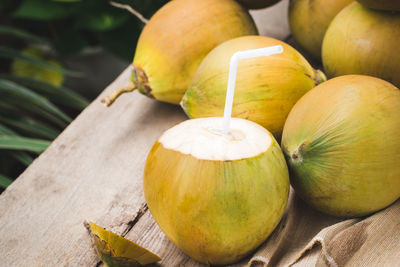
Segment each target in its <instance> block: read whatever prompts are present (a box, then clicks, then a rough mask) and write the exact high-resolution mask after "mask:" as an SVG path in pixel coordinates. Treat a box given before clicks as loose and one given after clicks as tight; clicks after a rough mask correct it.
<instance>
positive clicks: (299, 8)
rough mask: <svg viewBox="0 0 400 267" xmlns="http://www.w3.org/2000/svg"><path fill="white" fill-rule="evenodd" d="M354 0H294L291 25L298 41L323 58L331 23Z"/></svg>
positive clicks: (317, 57)
mask: <svg viewBox="0 0 400 267" xmlns="http://www.w3.org/2000/svg"><path fill="white" fill-rule="evenodd" d="M351 2H353V0H334V1H333V0H329V1H326V0H292V1H290V4H289V26H290V30H291V32H292V34H293V37H294V39H295V40H296V42H297V43H298V44H299V45H300V46H301V47H302V48H303V49H304V50H305V51H307V52H308V53H310V54H311V55H312V56H313V57H314V58H315V59H318V60H321V47H322V40H323V39H324V35H325V32H326V29H328V26H329V23H331V21H332V20H333V18H334V17H335V16H336V14H337V13H339V11H340V10H342V9H343V8H344V7H345V6H346V5H348V4H350V3H351Z"/></svg>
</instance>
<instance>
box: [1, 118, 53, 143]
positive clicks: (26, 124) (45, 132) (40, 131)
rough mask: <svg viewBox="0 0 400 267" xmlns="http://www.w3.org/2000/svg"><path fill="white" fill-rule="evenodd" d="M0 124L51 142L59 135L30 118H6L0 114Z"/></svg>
mask: <svg viewBox="0 0 400 267" xmlns="http://www.w3.org/2000/svg"><path fill="white" fill-rule="evenodd" d="M0 122H3V123H5V124H7V125H9V126H12V127H13V128H14V129H17V130H19V131H22V132H24V133H26V134H28V135H31V136H35V137H36V136H38V137H44V138H48V139H50V140H52V139H55V138H56V137H57V136H58V135H59V132H58V131H57V130H55V129H53V128H51V127H50V126H47V125H45V124H43V123H41V122H38V121H35V120H33V119H30V118H18V117H17V118H9V117H8V118H7V117H4V116H1V114H0Z"/></svg>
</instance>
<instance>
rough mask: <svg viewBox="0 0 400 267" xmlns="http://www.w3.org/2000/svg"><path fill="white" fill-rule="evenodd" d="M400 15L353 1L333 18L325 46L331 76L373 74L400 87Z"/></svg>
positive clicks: (325, 58) (324, 57)
mask: <svg viewBox="0 0 400 267" xmlns="http://www.w3.org/2000/svg"><path fill="white" fill-rule="evenodd" d="M399 44H400V12H385V11H377V10H372V9H369V8H366V7H364V6H362V5H361V4H359V3H358V2H356V1H355V2H353V3H351V4H350V5H348V6H347V7H345V8H344V9H342V11H340V12H339V14H338V15H337V16H336V17H335V18H334V19H333V21H332V23H331V24H330V25H329V28H328V30H327V31H326V34H325V37H324V41H323V44H322V62H323V64H324V70H325V71H326V74H327V75H328V76H329V77H336V76H341V75H347V74H364V75H371V76H375V77H378V78H381V79H384V80H386V81H388V82H391V83H393V84H394V85H395V86H397V87H400V53H399V52H398V51H397V49H398V48H399Z"/></svg>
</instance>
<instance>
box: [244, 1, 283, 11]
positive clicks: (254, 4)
mask: <svg viewBox="0 0 400 267" xmlns="http://www.w3.org/2000/svg"><path fill="white" fill-rule="evenodd" d="M279 1H281V0H238V2H239V3H241V4H242V5H243V6H245V7H246V8H248V9H260V8H265V7H269V6H272V5H275V4H276V3H278V2H279Z"/></svg>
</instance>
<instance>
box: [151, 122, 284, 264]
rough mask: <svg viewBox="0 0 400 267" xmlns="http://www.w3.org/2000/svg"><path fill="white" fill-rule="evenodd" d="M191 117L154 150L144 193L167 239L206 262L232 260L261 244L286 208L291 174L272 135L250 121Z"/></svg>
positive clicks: (173, 130)
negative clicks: (227, 124)
mask: <svg viewBox="0 0 400 267" xmlns="http://www.w3.org/2000/svg"><path fill="white" fill-rule="evenodd" d="M221 126H222V118H201V119H193V120H187V121H185V122H182V123H181V124H178V125H177V126H175V127H173V128H171V129H169V130H168V131H166V132H165V133H164V134H163V135H162V136H161V137H160V138H159V139H158V141H157V142H156V143H155V144H154V146H153V148H152V149H151V151H150V153H149V155H148V158H147V162H146V166H145V171H144V183H143V184H144V194H145V198H146V201H147V204H148V207H149V209H150V211H151V214H152V215H153V217H154V219H155V220H156V222H157V223H158V225H159V226H160V228H161V229H162V230H163V232H164V233H165V234H166V236H167V237H168V238H169V239H170V240H171V241H172V242H173V243H174V244H175V245H176V246H177V247H178V248H180V249H181V250H183V251H184V252H185V253H186V254H187V255H189V256H190V257H192V258H194V259H196V260H198V261H200V262H203V263H206V264H230V263H234V262H236V261H239V260H240V259H242V258H243V257H245V256H246V255H248V254H249V253H250V252H251V251H252V250H254V249H255V248H256V247H258V246H259V245H260V244H261V243H262V242H263V241H264V240H265V239H266V238H267V237H268V236H269V235H270V233H271V232H272V231H273V230H274V228H275V227H276V226H277V224H278V222H279V221H280V219H281V217H282V215H283V212H284V210H285V207H286V204H287V201H288V193H289V177H288V175H289V174H288V169H287V166H286V163H285V159H284V156H283V154H282V151H281V149H280V147H279V145H278V143H277V142H276V141H275V139H274V137H273V136H272V135H271V134H270V133H269V132H268V131H267V130H265V129H264V128H263V127H261V126H259V125H257V124H256V123H253V122H251V121H248V120H243V119H238V118H233V119H232V121H231V131H230V134H228V135H227V134H223V133H221V132H220V130H219V129H220V128H221Z"/></svg>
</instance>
